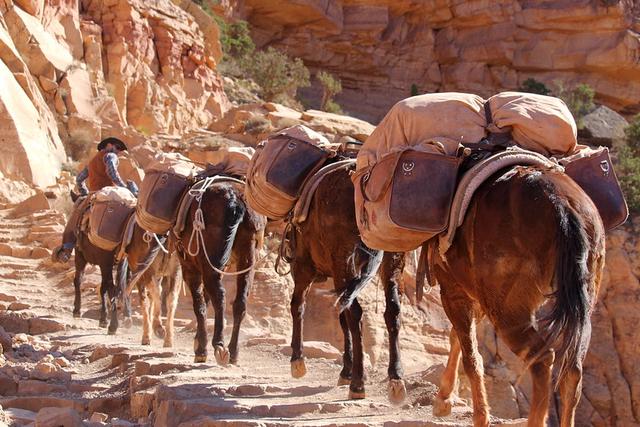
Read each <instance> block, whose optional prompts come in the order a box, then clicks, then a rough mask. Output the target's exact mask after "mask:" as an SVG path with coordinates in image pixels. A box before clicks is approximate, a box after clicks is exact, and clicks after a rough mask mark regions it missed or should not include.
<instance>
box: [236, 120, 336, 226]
mask: <svg viewBox="0 0 640 427" xmlns="http://www.w3.org/2000/svg"><path fill="white" fill-rule="evenodd" d="M302 128H303V129H302ZM331 155H332V151H331V150H330V149H329V142H328V141H327V140H326V138H324V137H323V136H322V135H320V134H318V133H316V132H314V131H312V130H311V129H308V128H305V127H304V126H294V127H293V128H289V129H285V130H284V131H282V132H280V133H278V134H277V135H274V136H273V137H271V138H269V139H268V140H266V141H264V142H263V143H261V144H260V145H259V146H258V149H257V150H256V153H255V155H254V156H253V158H252V159H251V163H250V165H249V169H248V171H247V184H246V187H245V194H246V197H247V203H248V204H249V206H251V208H252V209H254V210H255V211H256V212H258V213H260V214H262V215H265V216H267V217H269V218H271V219H276V220H277V219H282V218H284V217H286V216H287V214H288V213H289V212H290V211H291V209H293V207H294V206H295V203H296V201H297V200H298V198H299V197H300V191H301V189H302V187H303V186H304V183H305V182H306V181H307V179H308V178H309V177H310V176H312V175H313V174H314V173H315V172H317V171H318V169H320V168H321V167H322V165H323V164H324V163H325V162H326V160H327V159H328V158H329V157H330V156H331Z"/></svg>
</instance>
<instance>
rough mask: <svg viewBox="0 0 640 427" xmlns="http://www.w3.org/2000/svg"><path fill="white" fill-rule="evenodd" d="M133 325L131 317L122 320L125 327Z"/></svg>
mask: <svg viewBox="0 0 640 427" xmlns="http://www.w3.org/2000/svg"><path fill="white" fill-rule="evenodd" d="M132 326H133V320H132V319H131V317H125V318H124V320H123V321H122V327H123V328H125V329H131V327H132Z"/></svg>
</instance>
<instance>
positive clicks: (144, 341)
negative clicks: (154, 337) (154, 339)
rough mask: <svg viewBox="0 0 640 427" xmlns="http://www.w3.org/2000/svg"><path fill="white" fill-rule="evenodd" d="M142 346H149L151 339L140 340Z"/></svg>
mask: <svg viewBox="0 0 640 427" xmlns="http://www.w3.org/2000/svg"><path fill="white" fill-rule="evenodd" d="M142 345H151V338H142Z"/></svg>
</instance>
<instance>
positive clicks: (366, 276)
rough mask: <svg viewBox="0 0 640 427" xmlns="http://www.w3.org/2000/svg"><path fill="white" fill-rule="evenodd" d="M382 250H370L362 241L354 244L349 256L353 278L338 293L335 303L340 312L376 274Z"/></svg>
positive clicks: (349, 305) (347, 306)
mask: <svg viewBox="0 0 640 427" xmlns="http://www.w3.org/2000/svg"><path fill="white" fill-rule="evenodd" d="M383 255H384V252H383V251H377V250H372V249H369V248H368V247H366V246H365V245H364V244H363V243H358V245H356V247H355V250H354V251H353V254H351V256H350V257H349V260H348V262H349V264H351V267H352V274H353V277H354V279H352V280H351V281H349V283H348V284H347V288H346V289H345V290H344V291H343V292H342V293H341V294H340V297H339V298H338V301H337V304H338V307H339V309H340V313H342V312H343V311H344V310H346V309H348V308H349V307H351V304H353V301H354V300H355V299H356V298H357V297H358V295H359V294H360V292H361V291H362V289H364V287H365V286H366V285H367V284H368V283H369V282H370V281H371V279H372V278H373V277H374V276H375V275H376V273H377V272H378V269H379V268H380V264H381V263H382V256H383Z"/></svg>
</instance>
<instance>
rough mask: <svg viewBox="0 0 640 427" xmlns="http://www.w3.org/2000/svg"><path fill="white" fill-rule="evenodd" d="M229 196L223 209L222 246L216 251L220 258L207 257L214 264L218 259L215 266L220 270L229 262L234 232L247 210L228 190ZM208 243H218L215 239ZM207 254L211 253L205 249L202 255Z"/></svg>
mask: <svg viewBox="0 0 640 427" xmlns="http://www.w3.org/2000/svg"><path fill="white" fill-rule="evenodd" d="M229 196H230V197H229V199H227V200H226V203H227V209H225V215H224V224H223V227H222V238H223V239H224V240H223V242H222V247H221V248H220V252H218V253H219V256H220V258H219V260H216V259H209V263H211V264H212V265H216V261H219V263H220V265H218V266H217V267H218V268H219V269H221V270H223V269H224V266H225V265H227V263H228V262H229V259H231V251H232V249H233V243H234V242H235V240H236V234H237V232H238V228H239V227H240V224H241V223H242V220H243V219H244V215H245V213H246V211H247V208H246V206H245V205H244V203H242V201H241V200H240V199H239V198H238V197H237V196H236V194H235V193H233V192H230V193H229ZM204 235H205V236H206V235H207V234H206V232H205V233H204ZM206 243H207V242H203V244H206ZM208 243H210V244H213V245H218V242H217V241H214V242H208ZM207 254H209V256H212V255H213V254H211V253H210V252H207V251H205V253H203V254H202V255H203V256H207Z"/></svg>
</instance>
